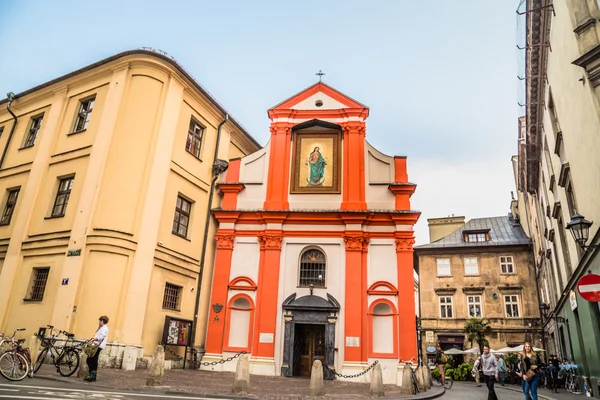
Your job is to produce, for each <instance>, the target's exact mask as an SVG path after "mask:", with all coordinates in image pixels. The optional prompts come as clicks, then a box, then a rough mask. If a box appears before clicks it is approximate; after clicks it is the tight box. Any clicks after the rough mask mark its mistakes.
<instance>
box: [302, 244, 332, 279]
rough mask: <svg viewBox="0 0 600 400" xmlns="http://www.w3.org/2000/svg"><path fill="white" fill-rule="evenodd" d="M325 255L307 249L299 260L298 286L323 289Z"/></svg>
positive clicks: (315, 250) (318, 251)
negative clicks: (311, 286)
mask: <svg viewBox="0 0 600 400" xmlns="http://www.w3.org/2000/svg"><path fill="white" fill-rule="evenodd" d="M325 264H326V263H325V254H323V252H322V251H320V250H317V249H309V250H306V251H305V252H304V253H302V257H301V258H300V286H310V285H311V284H312V285H313V286H314V287H325V269H326V265H325Z"/></svg>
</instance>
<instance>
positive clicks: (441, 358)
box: [435, 344, 448, 386]
mask: <svg viewBox="0 0 600 400" xmlns="http://www.w3.org/2000/svg"><path fill="white" fill-rule="evenodd" d="M447 362H448V356H447V355H445V354H444V352H443V351H442V348H441V346H440V345H439V344H438V345H437V348H436V349H435V364H436V365H437V367H438V371H439V372H440V376H441V377H442V386H444V385H445V384H446V375H445V374H444V368H445V367H446V363H447Z"/></svg>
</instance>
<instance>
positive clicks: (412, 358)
mask: <svg viewBox="0 0 600 400" xmlns="http://www.w3.org/2000/svg"><path fill="white" fill-rule="evenodd" d="M414 361H415V358H414V357H411V358H410V360H400V362H401V363H404V364H409V363H410V364H412V363H413V362H414Z"/></svg>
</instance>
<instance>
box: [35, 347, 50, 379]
mask: <svg viewBox="0 0 600 400" xmlns="http://www.w3.org/2000/svg"><path fill="white" fill-rule="evenodd" d="M46 355H48V348H47V347H45V348H44V349H43V350H42V351H40V354H39V355H38V357H37V360H35V365H34V366H33V372H34V373H35V372H38V371H39V370H40V368H41V367H42V364H43V363H44V360H45V359H46Z"/></svg>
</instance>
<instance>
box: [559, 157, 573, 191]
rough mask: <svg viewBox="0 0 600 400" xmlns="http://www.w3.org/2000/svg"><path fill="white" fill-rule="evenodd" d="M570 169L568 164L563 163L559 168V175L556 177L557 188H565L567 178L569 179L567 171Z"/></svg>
mask: <svg viewBox="0 0 600 400" xmlns="http://www.w3.org/2000/svg"><path fill="white" fill-rule="evenodd" d="M570 169H571V167H570V166H569V163H568V162H566V163H563V164H562V165H561V166H560V175H559V176H558V186H560V187H565V186H567V178H568V177H569V171H570Z"/></svg>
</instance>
